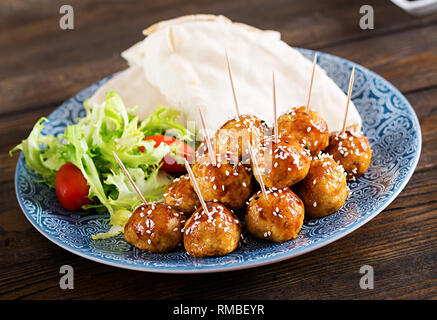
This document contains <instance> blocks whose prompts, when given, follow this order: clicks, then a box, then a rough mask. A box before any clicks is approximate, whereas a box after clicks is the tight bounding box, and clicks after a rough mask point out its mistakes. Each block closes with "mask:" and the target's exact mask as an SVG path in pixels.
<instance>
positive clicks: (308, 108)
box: [305, 53, 317, 113]
mask: <svg viewBox="0 0 437 320" xmlns="http://www.w3.org/2000/svg"><path fill="white" fill-rule="evenodd" d="M316 65H317V53H316V54H315V55H314V60H313V71H312V72H311V81H310V89H309V90H308V101H307V107H306V110H305V112H307V113H308V111H310V101H311V91H312V90H313V81H314V72H315V71H316Z"/></svg>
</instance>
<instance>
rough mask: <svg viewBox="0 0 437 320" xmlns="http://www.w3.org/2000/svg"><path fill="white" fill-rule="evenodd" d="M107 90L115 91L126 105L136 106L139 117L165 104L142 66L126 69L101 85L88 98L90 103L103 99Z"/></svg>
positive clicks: (129, 106)
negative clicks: (145, 74) (148, 79)
mask: <svg viewBox="0 0 437 320" xmlns="http://www.w3.org/2000/svg"><path fill="white" fill-rule="evenodd" d="M108 91H116V92H117V93H118V94H119V95H120V97H121V98H122V99H123V102H124V105H125V106H126V107H128V108H132V107H135V106H136V107H137V110H136V111H135V112H136V114H137V115H138V117H139V118H140V119H144V118H145V117H147V116H148V115H149V114H150V113H152V111H153V110H155V109H156V107H157V106H158V105H160V104H162V105H166V104H167V100H166V98H165V97H164V96H163V95H162V94H161V92H160V91H159V89H158V88H156V87H154V86H153V85H151V84H150V83H149V82H148V81H147V80H146V77H145V76H144V71H143V68H142V67H141V66H138V65H137V66H133V67H130V68H128V69H126V70H125V71H123V72H121V73H120V74H118V75H116V76H114V77H113V78H112V79H110V80H109V81H108V82H106V83H105V84H104V85H103V86H101V87H100V88H99V89H98V90H97V91H96V92H95V93H94V95H93V96H92V97H91V98H90V100H89V103H90V105H95V104H99V103H102V102H103V101H105V95H106V92H108Z"/></svg>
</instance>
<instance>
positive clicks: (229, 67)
mask: <svg viewBox="0 0 437 320" xmlns="http://www.w3.org/2000/svg"><path fill="white" fill-rule="evenodd" d="M225 55H226V62H227V64H228V74H229V80H230V81H231V88H232V94H233V95H234V102H235V111H236V113H237V119H238V120H240V108H239V107H238V101H237V95H236V94H235V87H234V81H233V80H232V71H231V63H230V62H229V57H228V52H227V51H226V49H225Z"/></svg>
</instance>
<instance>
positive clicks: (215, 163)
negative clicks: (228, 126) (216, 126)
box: [199, 107, 217, 166]
mask: <svg viewBox="0 0 437 320" xmlns="http://www.w3.org/2000/svg"><path fill="white" fill-rule="evenodd" d="M199 114H200V120H201V122H202V128H203V132H204V133H205V140H206V146H207V147H208V151H209V157H210V159H211V162H212V164H213V165H214V166H216V165H217V162H216V156H215V151H214V149H213V147H212V143H211V137H210V136H209V132H208V128H207V127H206V122H205V117H204V116H203V112H202V108H200V107H199Z"/></svg>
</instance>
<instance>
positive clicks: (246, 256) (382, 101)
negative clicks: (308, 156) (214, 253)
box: [15, 49, 421, 273]
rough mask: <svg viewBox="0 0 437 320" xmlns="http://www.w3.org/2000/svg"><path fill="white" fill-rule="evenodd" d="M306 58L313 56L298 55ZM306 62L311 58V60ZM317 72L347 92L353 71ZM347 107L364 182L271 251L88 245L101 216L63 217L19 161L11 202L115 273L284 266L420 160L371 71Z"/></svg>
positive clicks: (74, 108)
mask: <svg viewBox="0 0 437 320" xmlns="http://www.w3.org/2000/svg"><path fill="white" fill-rule="evenodd" d="M300 50H301V52H302V53H303V54H304V55H306V56H307V57H310V58H311V57H312V56H313V54H314V53H315V52H314V51H310V50H304V49H300ZM311 59H312V58H311ZM319 65H320V66H321V67H322V68H323V69H325V70H326V71H327V73H328V75H329V76H330V77H331V78H332V79H333V80H334V81H335V82H336V83H337V85H339V86H340V88H341V89H342V90H343V91H345V92H346V90H347V86H348V80H349V75H350V72H351V69H352V65H353V63H352V62H350V61H347V60H344V59H341V58H338V57H335V56H332V55H329V54H325V53H319ZM109 78H110V77H108V78H106V79H103V80H102V81H100V82H98V83H96V84H94V85H92V86H91V87H89V88H87V89H85V90H84V91H82V92H80V93H79V94H77V95H76V96H75V97H73V98H71V99H69V100H68V101H66V102H65V103H63V104H62V105H61V106H60V107H59V108H57V109H56V110H55V111H54V112H53V113H52V114H50V116H49V117H48V119H49V120H50V122H48V123H47V124H46V127H45V128H44V131H43V133H45V134H59V133H62V132H63V131H64V130H65V127H66V126H67V125H68V124H71V123H73V122H74V121H75V119H77V118H78V117H83V116H84V115H85V110H84V108H83V105H82V104H83V102H84V101H85V99H87V98H88V97H90V96H91V95H92V94H93V93H94V92H95V91H96V90H97V88H99V87H100V86H101V85H102V84H103V83H105V82H106V81H107V80H108V79H109ZM352 99H353V101H354V103H355V105H356V107H357V108H358V111H359V112H360V114H361V115H365V116H363V120H364V123H363V131H364V133H365V134H366V136H367V137H368V139H369V142H370V144H371V147H372V149H373V157H372V163H371V166H370V168H369V170H368V171H367V172H366V174H365V175H364V176H363V177H361V178H360V179H358V180H357V181H356V182H352V183H350V184H349V187H350V189H351V194H350V196H349V198H348V199H347V201H346V204H345V205H344V206H343V207H342V208H341V209H340V210H339V211H338V212H336V213H335V214H332V215H330V216H328V217H325V218H322V219H317V220H310V219H307V220H305V223H304V225H303V228H302V231H301V232H300V234H299V236H298V237H297V238H296V239H295V240H291V241H288V242H286V243H282V244H273V243H269V242H266V241H261V240H256V239H254V238H252V237H250V236H247V241H246V243H243V244H242V246H241V247H240V248H238V249H237V250H236V251H234V252H233V253H231V254H228V255H226V256H224V257H217V258H193V257H191V256H189V255H188V254H187V253H186V252H184V250H183V249H180V250H179V251H176V252H172V253H168V254H151V253H148V252H143V251H140V250H137V249H136V248H133V247H132V246H130V245H129V244H128V243H126V242H125V241H124V239H123V236H122V235H121V236H117V237H114V238H111V239H108V240H92V239H91V235H92V234H96V233H99V232H105V231H107V230H108V229H109V225H108V222H107V218H108V214H106V215H82V214H78V213H74V212H69V211H66V210H64V209H63V208H62V207H61V205H60V204H59V202H58V201H57V198H56V194H55V191H54V190H53V189H50V188H48V187H47V186H46V185H44V184H40V183H37V182H35V181H36V180H37V178H38V176H37V175H35V174H34V173H33V172H31V171H30V170H29V168H28V167H27V166H26V163H25V161H24V156H23V155H21V156H20V158H19V160H18V164H17V169H16V174H15V190H16V194H17V198H18V202H19V203H20V206H21V208H22V210H23V212H24V214H25V215H26V217H27V218H28V219H29V221H30V222H31V223H32V224H33V226H34V227H35V228H36V229H37V230H38V231H39V232H41V233H42V234H43V235H44V236H46V237H47V238H48V239H50V240H51V241H53V242H54V243H56V244H57V245H59V246H60V247H62V248H64V249H66V250H68V251H71V252H73V253H75V254H77V255H79V256H82V257H84V258H88V259H90V260H93V261H97V262H101V263H104V264H108V265H112V266H117V267H121V268H127V269H134V270H141V271H153V272H165V273H200V272H218V271H228V270H236V269H244V268H250V267H255V266H261V265H265V264H269V263H273V262H278V261H281V260H285V259H289V258H292V257H295V256H298V255H301V254H303V253H306V252H309V251H312V250H315V249H317V248H320V247H322V246H325V245H327V244H328V243H331V242H333V241H335V240H337V239H340V238H341V237H343V236H345V235H347V234H348V233H350V232H352V231H354V230H355V229H357V228H359V227H360V226H362V225H363V224H365V223H366V222H368V221H369V220H370V219H372V218H373V217H375V216H376V215H377V214H378V213H380V212H381V211H382V210H383V209H384V208H385V207H386V206H387V205H389V204H390V202H392V201H393V200H394V199H395V197H396V196H397V195H398V194H399V192H401V190H402V189H403V188H404V187H405V185H406V184H407V182H408V180H409V179H410V177H411V175H412V174H413V171H414V168H415V167H416V164H417V162H418V160H419V155H420V149H421V133H420V126H419V122H418V120H417V117H416V114H415V113H414V110H413V108H412V107H411V105H410V104H409V103H408V101H407V100H406V98H405V97H404V96H403V95H402V94H401V93H400V92H399V91H398V90H397V89H396V88H394V87H393V85H391V84H390V83H389V82H387V81H386V80H384V79H383V78H381V77H380V76H378V75H376V74H375V73H373V72H372V71H370V70H368V69H366V68H364V67H362V66H358V65H357V66H356V71H355V83H354V88H353V95H352Z"/></svg>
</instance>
